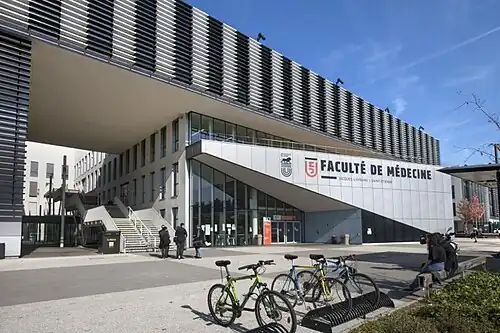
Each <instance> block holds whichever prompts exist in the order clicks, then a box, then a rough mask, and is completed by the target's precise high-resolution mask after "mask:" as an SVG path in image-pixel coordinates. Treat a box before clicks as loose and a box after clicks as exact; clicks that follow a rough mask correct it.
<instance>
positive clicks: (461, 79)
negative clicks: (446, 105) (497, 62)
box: [443, 66, 494, 87]
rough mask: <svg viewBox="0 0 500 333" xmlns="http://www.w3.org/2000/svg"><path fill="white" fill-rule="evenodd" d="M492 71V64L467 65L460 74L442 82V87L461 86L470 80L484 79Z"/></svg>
mask: <svg viewBox="0 0 500 333" xmlns="http://www.w3.org/2000/svg"><path fill="white" fill-rule="evenodd" d="M493 71H494V68H493V67H492V66H480V67H469V68H467V69H465V70H464V71H463V72H464V73H463V74H462V75H459V76H456V77H452V78H449V79H447V80H445V81H444V82H443V87H456V86H462V85H465V84H467V83H470V82H474V81H479V80H484V79H486V78H487V77H488V76H490V75H491V74H492V73H493Z"/></svg>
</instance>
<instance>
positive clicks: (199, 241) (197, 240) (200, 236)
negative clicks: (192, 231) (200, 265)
mask: <svg viewBox="0 0 500 333" xmlns="http://www.w3.org/2000/svg"><path fill="white" fill-rule="evenodd" d="M193 246H194V250H195V252H196V254H195V256H194V257H195V258H197V259H201V252H200V248H202V247H203V246H205V231H204V230H203V229H202V228H201V226H200V225H198V226H197V227H196V235H195V237H194V240H193Z"/></svg>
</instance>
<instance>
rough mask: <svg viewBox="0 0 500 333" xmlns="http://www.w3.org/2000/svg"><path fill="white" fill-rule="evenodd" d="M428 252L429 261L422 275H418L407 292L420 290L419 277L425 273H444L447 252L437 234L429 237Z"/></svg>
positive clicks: (422, 270)
mask: <svg viewBox="0 0 500 333" xmlns="http://www.w3.org/2000/svg"><path fill="white" fill-rule="evenodd" d="M427 251H428V261H427V263H425V264H424V265H423V266H422V268H421V270H420V273H419V274H418V275H417V277H416V278H415V280H414V281H413V282H412V283H411V284H410V286H409V287H408V288H405V290H407V291H413V290H415V289H417V288H418V277H419V275H421V274H423V273H432V272H439V271H444V268H445V263H446V251H445V249H444V248H443V246H441V244H440V238H439V237H438V235H437V234H429V235H427Z"/></svg>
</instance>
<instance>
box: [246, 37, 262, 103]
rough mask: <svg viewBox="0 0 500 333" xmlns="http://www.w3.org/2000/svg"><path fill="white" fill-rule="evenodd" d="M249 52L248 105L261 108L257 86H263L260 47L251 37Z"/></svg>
mask: <svg viewBox="0 0 500 333" xmlns="http://www.w3.org/2000/svg"><path fill="white" fill-rule="evenodd" d="M248 52H249V63H248V66H249V71H250V73H249V80H250V81H249V82H250V87H249V89H250V105H252V106H253V107H255V108H256V109H262V98H261V93H260V90H259V87H262V86H263V82H262V81H261V75H260V68H261V63H260V47H259V43H257V42H256V41H255V40H253V39H249V40H248ZM266 111H267V110H266Z"/></svg>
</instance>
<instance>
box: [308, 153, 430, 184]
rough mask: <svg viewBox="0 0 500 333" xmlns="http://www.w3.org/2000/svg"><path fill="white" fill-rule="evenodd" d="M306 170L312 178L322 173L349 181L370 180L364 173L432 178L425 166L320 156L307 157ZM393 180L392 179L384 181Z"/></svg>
mask: <svg viewBox="0 0 500 333" xmlns="http://www.w3.org/2000/svg"><path fill="white" fill-rule="evenodd" d="M305 172H306V175H307V176H308V177H310V178H314V177H316V176H317V175H318V174H320V177H321V178H323V179H340V180H347V181H370V180H369V179H366V178H363V177H356V176H362V175H372V176H385V177H391V178H409V179H422V180H432V170H428V169H423V168H414V167H411V168H408V167H402V166H400V165H399V164H394V165H388V166H386V167H384V166H382V165H381V164H368V163H365V162H364V161H361V162H346V161H336V160H320V159H318V158H311V157H306V158H305ZM372 181H373V182H382V181H381V180H376V179H373V180H372ZM384 182H392V181H384Z"/></svg>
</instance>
